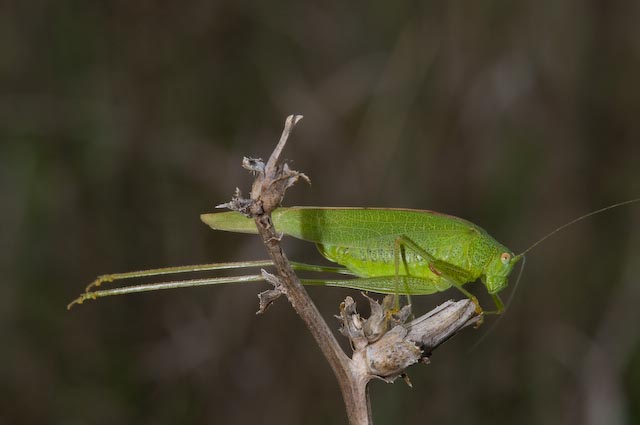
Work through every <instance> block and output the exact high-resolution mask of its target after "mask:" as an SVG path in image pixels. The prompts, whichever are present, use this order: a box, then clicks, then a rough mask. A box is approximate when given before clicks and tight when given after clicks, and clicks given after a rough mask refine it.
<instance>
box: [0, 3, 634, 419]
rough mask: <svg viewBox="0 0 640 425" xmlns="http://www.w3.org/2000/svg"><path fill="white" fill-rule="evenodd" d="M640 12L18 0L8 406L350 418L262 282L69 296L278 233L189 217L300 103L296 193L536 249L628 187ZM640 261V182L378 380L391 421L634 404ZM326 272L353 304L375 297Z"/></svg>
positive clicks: (6, 126) (2, 42)
mask: <svg viewBox="0 0 640 425" xmlns="http://www.w3.org/2000/svg"><path fill="white" fill-rule="evenodd" d="M638 22H640V3H639V2H628V1H622V0H618V1H610V2H598V1H587V2H580V1H570V0H565V1H532V0H529V1H520V2H510V1H481V2H459V1H450V2H411V1H397V2H387V1H371V2H340V1H334V2H324V3H323V4H311V3H307V2H293V1H290V2H280V3H277V4H276V3H273V2H235V1H226V2H225V1H201V0H197V1H192V2H186V3H183V4H181V3H179V2H157V1H113V2H82V1H68V0H63V1H56V2H54V1H47V0H41V1H23V2H20V1H11V0H10V1H8V2H3V3H2V5H1V6H0V78H1V80H0V199H1V204H2V208H0V212H1V214H2V216H1V219H0V223H1V232H0V250H1V255H0V272H1V276H2V277H1V282H0V337H1V342H0V365H1V366H0V423H2V424H63V423H64V424H136V425H140V424H176V423H180V424H203V423H207V424H247V423H259V424H339V423H346V416H345V414H344V413H343V406H342V400H341V398H340V395H339V393H338V388H337V385H336V383H335V382H334V379H333V376H332V374H331V371H330V369H329V368H328V366H327V365H326V364H325V362H324V360H323V358H322V357H321V355H320V353H319V350H318V349H317V348H316V347H315V346H314V344H313V343H312V341H311V338H310V336H309V335H308V333H307V331H306V330H305V329H304V327H303V326H302V324H301V323H300V321H299V320H298V319H297V317H296V316H295V315H294V313H293V312H292V310H291V308H290V307H289V306H288V305H287V304H286V303H285V302H282V301H280V302H278V303H277V305H275V306H274V307H273V308H272V309H270V311H269V312H268V314H266V315H265V316H263V317H256V316H255V315H254V312H255V310H256V308H257V299H256V296H255V294H256V293H257V292H258V291H259V290H262V289H263V288H264V286H260V285H237V286H226V287H217V288H216V287H209V288H198V289H192V290H176V291H165V292H164V293H151V294H144V295H134V296H128V297H119V298H110V299H104V300H102V301H99V302H94V303H89V304H85V305H82V306H80V307H79V308H76V309H74V310H72V311H71V312H67V311H66V310H65V306H66V304H67V302H69V301H70V300H71V299H73V298H74V297H75V296H76V295H78V294H79V293H80V292H81V291H82V289H83V288H84V285H86V284H87V283H88V282H89V281H91V280H92V279H93V278H94V276H95V275H97V274H102V273H108V272H116V271H126V270H135V269H142V268H150V267H159V266H168V265H180V264H189V263H200V262H211V261H230V260H241V259H256V258H263V257H264V252H263V247H262V246H261V245H260V243H259V242H258V241H257V240H256V238H255V237H251V236H246V235H232V234H217V233H214V232H212V231H210V230H208V228H206V227H205V226H204V225H203V224H202V223H201V222H200V221H199V217H198V216H199V214H200V213H202V212H207V211H211V210H212V209H213V206H214V205H215V204H217V203H221V202H225V201H227V200H228V199H229V198H230V196H231V195H232V193H233V191H234V189H235V187H236V186H240V187H241V188H245V189H248V185H249V183H250V181H251V178H250V176H249V175H248V174H247V173H246V172H245V171H244V170H242V169H241V167H240V161H241V159H242V157H243V156H244V155H252V156H263V157H264V156H267V155H268V154H269V153H270V152H271V149H272V148H273V146H274V144H275V143H276V141H277V138H278V136H279V134H280V131H281V128H282V124H283V122H284V118H285V116H286V115H288V114H290V113H302V114H304V115H305V119H304V120H303V121H302V123H301V125H300V126H299V128H298V130H297V131H296V134H295V138H294V140H293V142H292V143H291V144H290V145H289V147H288V150H287V152H286V156H287V157H288V158H291V159H292V160H293V161H294V164H293V166H294V168H296V169H299V170H302V171H304V172H305V173H307V174H308V175H309V176H310V177H311V179H312V181H313V185H312V186H311V187H309V186H306V185H303V184H301V185H299V186H298V187H297V188H294V189H293V190H291V191H290V192H289V194H288V198H287V199H286V203H287V204H288V205H295V204H301V205H328V206H331V205H333V206H337V205H352V206H383V207H385V206H386V207H412V208H428V209H433V210H437V211H443V212H447V213H451V214H454V215H458V216H461V217H465V218H467V219H469V220H471V221H473V222H475V223H478V224H480V225H481V226H482V227H484V228H485V229H487V230H488V231H489V232H490V233H491V234H492V235H494V236H495V237H496V238H497V239H498V240H500V241H501V242H503V243H505V244H506V245H507V246H509V247H511V248H512V249H513V250H514V251H516V252H519V251H522V250H523V249H525V248H526V247H527V246H528V245H529V244H530V243H532V242H533V241H534V240H536V239H537V238H539V237H540V236H542V235H543V234H545V233H546V232H547V231H549V230H551V229H553V228H555V227H556V226H558V225H560V224H562V223H564V222H566V221H568V220H569V219H571V218H573V217H575V216H577V215H580V214H582V213H584V212H587V211H591V210H594V209H597V208H599V207H602V206H604V205H607V204H609V203H613V202H617V201H621V200H625V199H629V198H633V197H638V196H640V170H639V165H640V118H639V114H640V83H639V82H638V78H639V76H640V25H638ZM287 251H288V253H289V256H290V257H292V258H295V259H299V260H303V261H315V262H317V261H320V260H319V255H318V254H317V253H316V252H315V249H314V247H313V246H312V245H309V244H304V243H297V242H294V241H289V242H287ZM639 273H640V205H636V206H633V207H626V208H621V209H618V210H615V211H612V212H609V213H607V214H606V215H600V216H598V217H596V218H593V219H590V220H588V221H585V222H583V223H581V224H580V225H576V226H574V227H572V228H571V229H570V230H567V231H565V232H563V233H562V234H561V235H558V236H556V237H554V238H553V239H551V240H549V241H548V242H547V243H546V244H544V245H541V246H540V248H538V249H536V250H535V251H533V252H532V253H531V254H530V255H529V256H528V262H527V268H526V271H525V274H524V277H523V281H522V284H521V286H520V288H519V291H518V293H517V296H516V297H515V301H514V302H513V304H512V306H511V309H510V310H509V312H508V313H507V315H506V316H505V318H504V320H503V321H502V322H501V324H500V326H498V327H497V328H496V330H495V331H494V332H493V333H492V334H491V335H490V336H489V337H488V338H487V339H486V340H485V341H484V342H483V343H482V344H481V345H480V346H479V347H478V348H477V349H475V350H473V351H472V352H469V350H470V348H471V347H472V346H473V344H474V343H475V342H476V341H477V340H478V339H479V338H480V337H481V336H482V334H483V333H484V332H485V331H486V329H487V328H488V326H485V327H484V328H483V329H481V330H478V331H473V330H468V331H466V332H464V333H463V334H461V335H459V336H458V337H457V338H455V339H454V340H452V341H450V342H449V343H448V344H446V345H445V346H444V347H442V348H441V349H439V350H438V351H437V352H436V353H435V355H434V356H433V358H432V364H431V365H430V366H421V367H414V368H412V369H411V370H410V376H411V379H412V381H413V384H414V388H413V389H409V388H407V387H406V386H405V385H404V384H403V383H401V382H397V383H396V384H395V385H386V384H383V383H378V382H375V383H373V385H372V400H373V406H374V413H375V419H376V423H377V424H400V423H411V424H413V423H429V424H492V425H499V424H513V423H518V424H594V425H596V424H632V423H636V424H638V423H640V332H639V331H638V323H640V308H639V307H638V304H639V303H640V278H639V277H638V274H639ZM470 289H472V290H473V291H474V292H476V293H478V294H482V292H483V288H482V287H481V285H479V284H475V285H471V286H470ZM511 289H512V288H509V291H510V290H511ZM310 292H311V294H312V296H313V297H314V299H315V300H317V302H318V305H319V307H320V309H321V310H322V311H323V313H324V314H325V315H326V317H327V319H328V320H329V321H330V323H331V324H332V325H335V326H336V327H337V323H336V322H333V319H332V317H331V316H332V315H333V314H335V313H336V312H337V308H338V303H339V301H340V300H341V299H342V298H343V297H344V296H345V295H347V294H352V295H354V296H357V297H358V300H359V301H360V304H361V305H362V304H363V302H362V298H360V297H359V295H358V294H357V293H356V292H355V291H343V290H338V289H322V288H313V289H311V290H310ZM449 297H456V298H459V296H458V294H457V293H455V292H449V293H446V294H442V295H441V296H432V297H421V298H417V299H416V298H414V302H415V304H416V311H418V312H424V311H427V310H428V309H430V308H432V307H433V306H434V305H435V304H436V303H437V302H439V301H442V300H443V299H446V298H449ZM485 301H486V300H485ZM492 321H493V319H491V320H489V322H492Z"/></svg>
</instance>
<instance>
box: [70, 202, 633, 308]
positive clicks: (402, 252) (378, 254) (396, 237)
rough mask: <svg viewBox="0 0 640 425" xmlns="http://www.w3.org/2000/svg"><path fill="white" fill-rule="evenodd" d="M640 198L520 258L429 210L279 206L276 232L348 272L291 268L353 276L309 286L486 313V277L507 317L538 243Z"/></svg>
mask: <svg viewBox="0 0 640 425" xmlns="http://www.w3.org/2000/svg"><path fill="white" fill-rule="evenodd" d="M639 201H640V198H637V199H632V200H628V201H625V202H620V203H617V204H613V205H609V206H608V207H605V208H602V209H599V210H597V211H593V212H591V213H588V214H585V215H583V216H581V217H578V218H576V219H574V220H572V221H570V222H568V223H566V224H564V225H563V226H560V227H558V228H557V229H555V230H554V231H552V232H550V233H549V234H547V235H546V236H544V237H543V238H541V239H539V240H538V241H537V242H535V243H534V244H533V245H531V246H530V247H529V248H527V249H526V250H524V251H523V252H522V253H521V254H518V255H516V254H514V253H513V251H511V250H510V249H508V248H507V247H505V246H504V245H502V244H501V243H499V242H498V241H496V240H495V239H494V238H493V237H491V236H490V235H489V234H488V233H487V232H486V231H485V230H484V229H482V228H480V227H479V226H477V225H475V224H473V223H471V222H469V221H467V220H464V219H461V218H458V217H454V216H450V215H446V214H441V213H437V212H433V211H427V210H411V209H391V208H390V209H383V208H322V207H292V208H278V209H276V210H275V211H274V212H273V213H272V219H273V223H274V226H275V228H276V230H277V231H279V232H282V233H283V234H285V235H289V236H293V237H295V238H298V239H302V240H306V241H310V242H314V243H316V245H317V247H318V250H319V251H320V253H321V254H322V255H323V256H324V257H325V258H327V259H328V260H330V261H333V262H335V263H337V264H339V265H341V266H343V267H328V266H316V265H310V264H304V263H292V267H293V268H294V270H299V271H310V272H330V273H336V274H343V275H350V276H351V278H346V279H321V280H320V279H302V280H301V282H302V283H303V284H307V285H324V286H340V287H346V288H354V289H359V290H364V291H371V292H377V293H387V294H396V295H427V294H433V293H435V292H439V291H444V290H446V289H449V288H451V287H455V288H457V289H458V290H459V291H461V292H462V293H463V294H464V295H465V296H467V297H469V298H470V299H471V300H473V302H474V303H475V304H476V308H477V311H478V312H479V313H480V312H482V309H481V308H480V305H479V303H478V300H477V298H476V297H475V296H474V295H473V294H471V293H470V292H469V291H467V290H466V289H465V288H464V287H463V285H465V284H466V283H469V282H473V281H475V280H477V279H480V280H481V281H482V283H483V284H484V286H485V287H486V289H487V291H488V293H489V294H490V295H491V296H492V298H493V301H494V303H495V307H496V309H495V310H494V311H491V312H485V313H498V314H499V313H502V312H503V311H504V304H503V302H502V300H501V299H500V296H499V295H498V293H499V292H500V291H502V290H503V289H504V288H505V287H506V286H507V283H508V277H509V275H510V273H511V271H512V269H513V267H514V265H515V264H516V263H518V262H519V261H520V260H522V259H524V254H526V253H527V252H529V251H530V250H531V249H532V248H534V247H535V246H537V245H538V244H539V243H541V242H542V241H544V240H545V239H547V238H548V237H550V236H551V235H553V234H555V233H557V232H558V231H560V230H562V229H564V228H566V227H568V226H570V225H572V224H574V223H576V222H578V221H580V220H583V219H585V218H587V217H591V216H593V215H595V214H599V213H601V212H604V211H606V210H610V209H612V208H617V207H620V206H623V205H628V204H632V203H635V202H639ZM201 219H202V221H203V222H204V223H205V224H207V225H208V226H209V227H211V228H213V229H215V230H225V231H231V232H240V233H256V227H255V223H254V221H253V220H252V219H249V218H247V217H245V216H243V215H241V214H240V213H237V212H222V213H211V214H203V215H201ZM270 265H271V262H270V261H268V260H265V261H241V262H232V263H213V264H201V265H190V266H180V267H168V268H161V269H152V270H144V271H137V272H128V273H116V274H110V275H103V276H100V277H98V278H97V279H96V280H94V281H93V282H92V283H91V284H90V285H89V286H87V288H86V290H85V293H83V294H82V295H80V296H79V297H78V298H77V299H75V300H74V301H72V302H71V303H70V304H69V305H68V308H70V307H71V306H73V305H74V304H82V302H83V301H85V300H91V299H96V298H100V297H106V296H111V295H121V294H128V293H134V292H145V291H155V290H160V289H170V288H182V287H190V286H203V285H215V284H222V283H243V282H256V281H261V280H264V277H263V276H262V275H261V274H253V275H243V276H232V277H214V278H204V279H191V280H178V281H170V282H161V283H152V284H143V285H135V286H125V287H121V288H115V289H105V290H98V289H97V287H99V286H100V285H101V284H103V283H106V282H112V281H117V280H123V279H132V278H138V277H148V276H158V275H165V274H178V273H185V272H196V271H211V270H222V269H244V268H249V267H267V266H270Z"/></svg>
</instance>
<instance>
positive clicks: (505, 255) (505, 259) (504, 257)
mask: <svg viewBox="0 0 640 425" xmlns="http://www.w3.org/2000/svg"><path fill="white" fill-rule="evenodd" d="M500 259H501V260H502V262H503V263H504V264H507V263H508V262H509V261H510V260H511V254H509V253H508V252H503V253H502V255H501V256H500Z"/></svg>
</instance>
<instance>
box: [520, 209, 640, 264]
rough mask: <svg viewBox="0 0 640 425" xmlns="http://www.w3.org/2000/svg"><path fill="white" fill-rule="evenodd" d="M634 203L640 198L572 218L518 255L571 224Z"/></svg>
mask: <svg viewBox="0 0 640 425" xmlns="http://www.w3.org/2000/svg"><path fill="white" fill-rule="evenodd" d="M636 202H640V198H635V199H630V200H628V201H624V202H618V203H617V204H613V205H609V206H608V207H604V208H600V209H599V210H596V211H591V212H590V213H587V214H585V215H581V216H580V217H578V218H574V219H573V220H571V221H570V222H568V223H566V224H563V225H562V226H560V227H558V228H557V229H555V230H553V231H552V232H551V233H547V234H546V235H545V236H543V237H542V238H540V239H538V240H537V241H536V242H534V244H533V245H531V246H530V247H529V248H527V249H525V250H524V251H522V254H520V255H524V254H526V253H527V252H529V251H531V250H532V249H533V248H535V247H536V246H538V245H539V244H541V243H542V242H544V241H545V240H547V239H548V238H550V237H551V236H553V235H555V234H556V233H558V232H559V231H561V230H563V229H565V228H567V227H569V226H571V225H572V224H575V223H577V222H579V221H582V220H584V219H585V218H589V217H591V216H594V215H596V214H600V213H602V212H605V211H608V210H611V209H614V208H618V207H621V206H623V205H629V204H633V203H636Z"/></svg>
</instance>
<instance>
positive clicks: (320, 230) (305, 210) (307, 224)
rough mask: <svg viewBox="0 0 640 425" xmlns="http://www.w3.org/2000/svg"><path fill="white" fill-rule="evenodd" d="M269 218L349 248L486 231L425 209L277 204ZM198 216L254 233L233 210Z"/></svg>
mask: <svg viewBox="0 0 640 425" xmlns="http://www.w3.org/2000/svg"><path fill="white" fill-rule="evenodd" d="M272 217H273V221H274V224H275V227H276V229H277V230H278V231H281V232H284V233H285V234H287V235H290V236H293V237H295V238H298V239H303V240H306V241H310V242H315V243H319V244H325V245H339V246H343V247H348V248H371V247H372V246H374V245H375V246H383V247H384V248H388V247H389V246H390V244H393V242H394V241H395V239H396V238H397V237H398V236H399V235H405V236H408V237H410V238H411V239H412V240H413V241H415V242H416V243H418V244H420V245H438V246H452V247H455V246H460V244H461V243H462V242H465V241H466V242H468V238H469V236H470V235H472V234H476V235H477V234H483V235H486V232H485V231H484V230H482V229H481V228H480V227H478V226H476V225H474V224H473V223H470V222H468V221H466V220H463V219H461V218H458V217H453V216H449V215H444V214H440V213H436V212H433V211H427V210H409V209H383V208H319V207H292V208H278V209H277V210H275V211H274V212H273V214H272ZM201 219H202V221H203V222H204V223H206V224H207V225H208V226H209V227H211V228H213V229H216V230H226V231H231V232H241V233H256V228H255V224H254V223H253V220H251V219H249V218H247V217H244V216H243V215H242V214H239V213H237V212H223V213H212V214H203V215H202V216H201ZM456 254H457V253H454V252H452V255H456Z"/></svg>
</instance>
